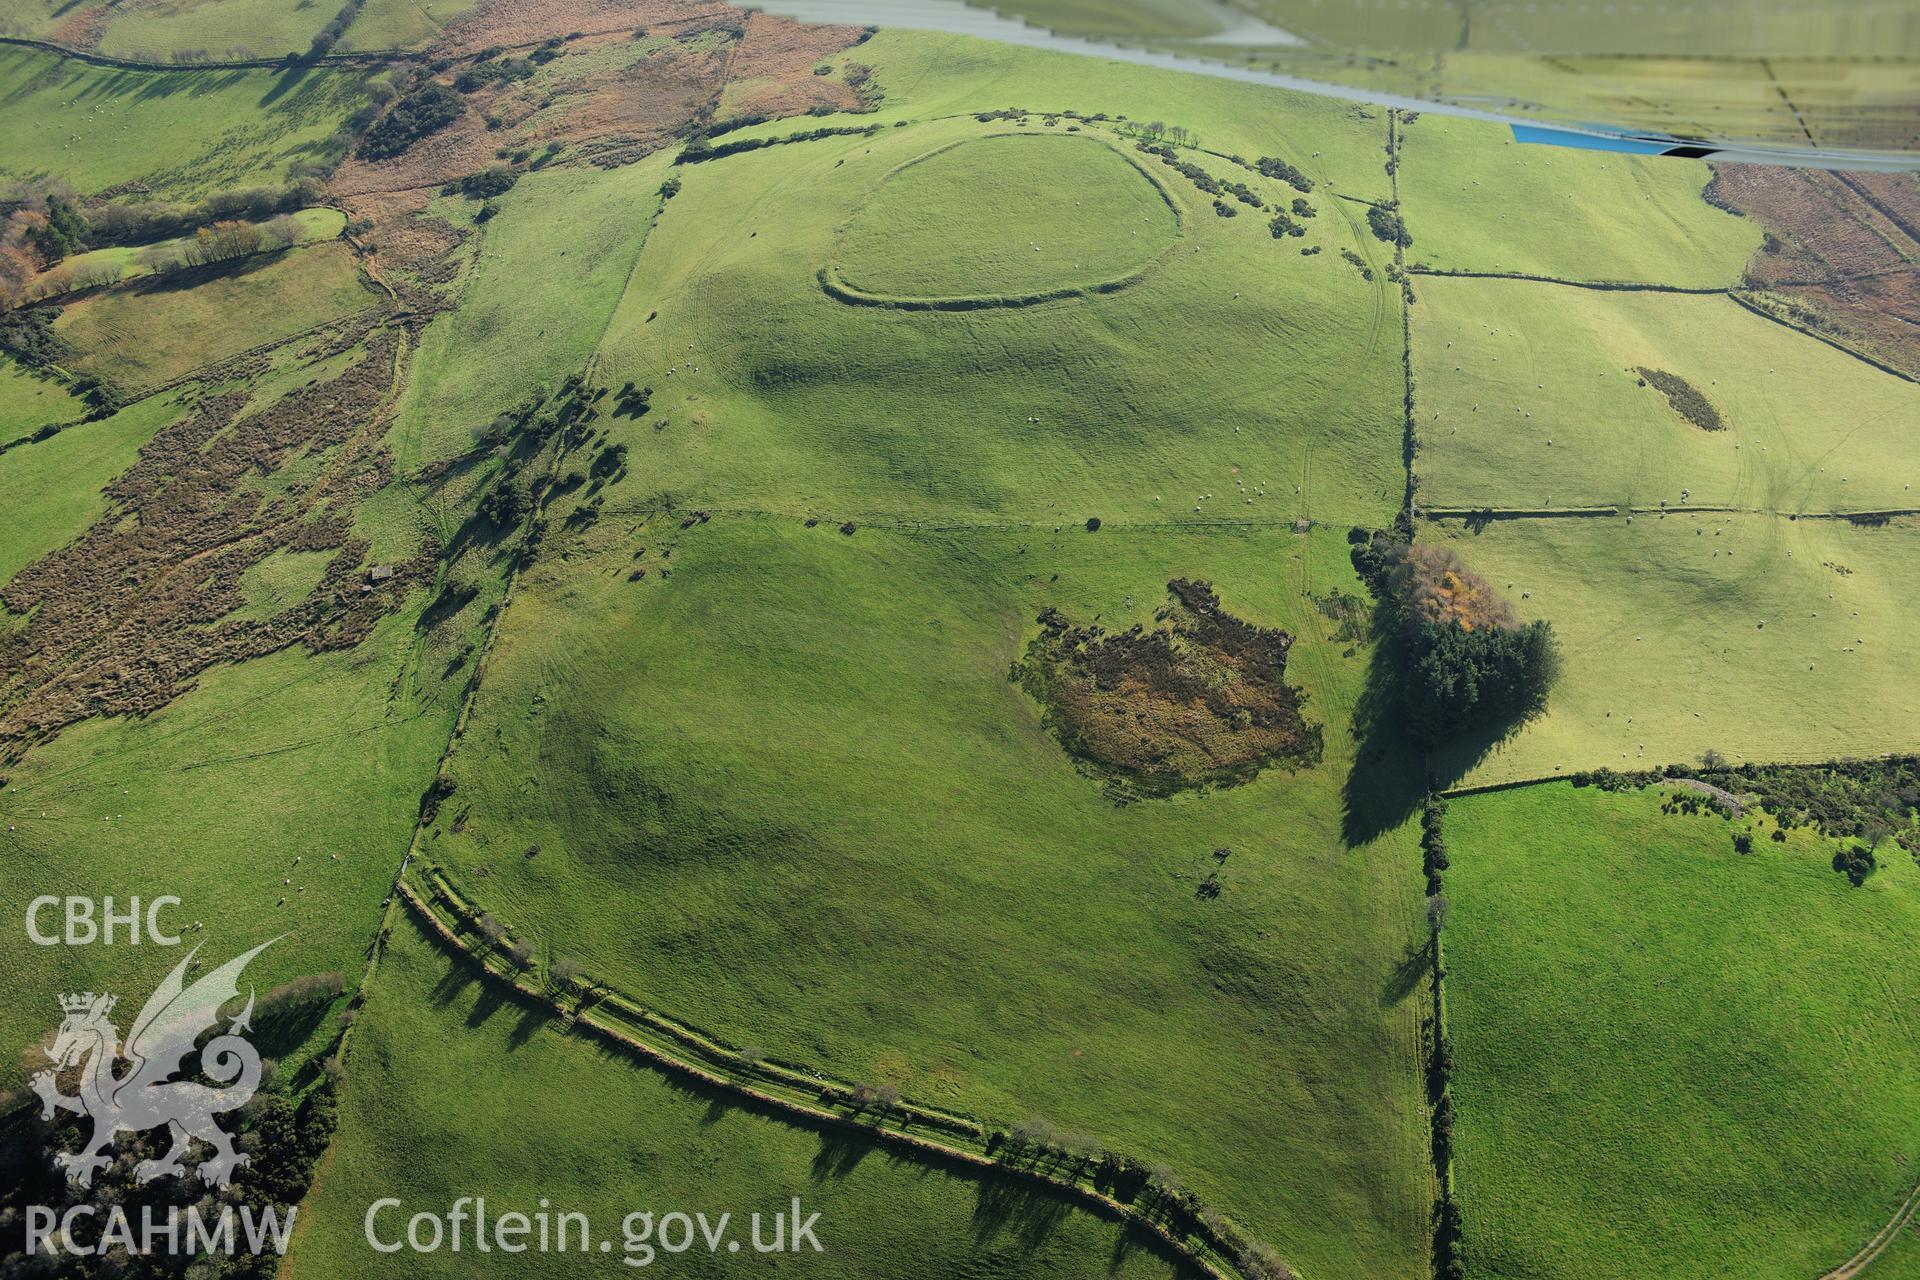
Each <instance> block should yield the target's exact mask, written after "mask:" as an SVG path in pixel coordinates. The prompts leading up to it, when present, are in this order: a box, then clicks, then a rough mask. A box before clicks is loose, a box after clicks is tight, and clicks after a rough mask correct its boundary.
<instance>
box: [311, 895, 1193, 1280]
mask: <svg viewBox="0 0 1920 1280" xmlns="http://www.w3.org/2000/svg"><path fill="white" fill-rule="evenodd" d="M453 965H454V962H453V961H452V960H451V958H450V957H449V956H448V955H447V954H446V953H444V952H442V951H440V950H438V949H437V948H436V947H435V945H434V944H432V943H430V942H429V941H428V940H427V939H426V937H425V936H424V935H423V934H422V933H421V932H420V930H419V928H418V926H417V925H415V924H414V923H413V922H412V921H411V919H410V918H406V917H403V918H402V919H401V920H400V922H399V924H398V926H397V927H396V929H395V931H394V935H393V941H392V943H391V945H390V946H389V948H388V949H387V951H386V953H385V955H384V956H383V957H382V959H381V964H380V977H379V982H378V984H377V985H376V986H375V988H374V994H373V996H372V998H371V999H370V1000H369V1002H368V1004H367V1007H366V1009H365V1010H364V1011H363V1013H362V1016H361V1020H360V1021H359V1023H358V1024H357V1025H356V1028H355V1031H354V1037H353V1047H352V1050H351V1052H350V1055H349V1058H348V1070H349V1081H350V1087H349V1089H348V1093H347V1101H346V1103H345V1104H344V1105H343V1106H342V1108H341V1121H340V1130H339V1134H338V1137H337V1138H336V1139H335V1146H334V1150H333V1152H332V1153H331V1155H330V1157H329V1159H328V1163H327V1165H326V1168H325V1172H324V1173H323V1175H322V1177H321V1180H320V1182H319V1185H318V1188H317V1190H316V1192H315V1194H314V1195H313V1196H312V1197H311V1198H310V1199H309V1200H308V1202H307V1203H306V1204H304V1205H302V1206H301V1209H300V1224H299V1225H300V1234H299V1236H298V1238H297V1241H296V1244H295V1247H294V1250H293V1253H292V1255H291V1257H290V1258H289V1260H288V1262H287V1264H286V1266H285V1268H283V1272H282V1274H286V1275H291V1276H293V1277H300V1276H321V1275H357V1274H369V1273H370V1269H372V1268H381V1269H382V1274H386V1273H387V1272H386V1271H385V1268H388V1267H391V1266H392V1265H393V1264H394V1261H395V1259H394V1258H390V1257H385V1256H383V1255H380V1254H377V1253H375V1252H373V1250H372V1249H370V1248H369V1246H368V1245H367V1243H366V1239H365V1235H364V1232H363V1229H362V1223H363V1219H364V1218H365V1216H366V1213H367V1208H368V1205H369V1203H370V1202H371V1200H372V1199H373V1198H374V1195H373V1194H371V1193H370V1189H374V1188H377V1189H378V1194H380V1195H391V1196H395V1197H399V1198H401V1199H402V1200H403V1201H405V1202H406V1206H405V1208H404V1209H403V1210H401V1215H400V1217H399V1218H397V1219H396V1218H395V1217H394V1215H393V1212H392V1211H391V1210H389V1211H388V1212H387V1213H386V1214H385V1215H383V1216H382V1217H381V1218H380V1219H379V1229H380V1231H381V1233H382V1235H383V1236H384V1235H386V1234H387V1231H386V1228H387V1226H388V1225H389V1224H390V1223H391V1222H395V1221H397V1222H398V1223H399V1225H400V1229H401V1230H402V1231H404V1229H405V1215H406V1214H409V1213H412V1212H416V1211H418V1210H421V1209H427V1208H431V1209H433V1210H434V1211H436V1212H442V1213H444V1212H445V1211H446V1209H447V1208H448V1207H449V1206H451V1205H452V1204H453V1202H454V1200H455V1199H457V1198H458V1197H461V1196H484V1197H486V1200H487V1203H488V1205H489V1206H490V1210H489V1211H490V1212H492V1213H503V1212H506V1211H508V1210H510V1209H516V1208H517V1209H520V1210H523V1211H525V1212H527V1213H529V1214H531V1213H533V1212H535V1211H536V1209H537V1207H538V1206H540V1205H542V1204H546V1205H550V1206H551V1211H552V1212H553V1213H555V1214H558V1213H560V1212H564V1211H575V1212H580V1213H585V1214H587V1215H588V1218H589V1221H590V1222H591V1223H592V1224H593V1234H594V1238H595V1240H596V1241H597V1240H599V1239H608V1240H611V1241H612V1242H613V1250H612V1256H613V1258H614V1259H621V1258H623V1257H625V1256H627V1255H626V1246H625V1240H626V1237H625V1235H624V1230H623V1228H624V1219H625V1218H626V1215H628V1214H630V1213H635V1212H646V1211H651V1212H652V1213H653V1214H654V1215H655V1216H656V1217H659V1216H661V1215H664V1214H667V1213H671V1212H676V1211H679V1212H685V1213H689V1214H691V1213H696V1212H704V1213H706V1214H707V1215H708V1218H709V1221H710V1222H712V1221H713V1220H716V1219H717V1218H718V1217H719V1215H720V1214H722V1213H731V1214H732V1223H733V1224H734V1226H733V1231H732V1232H731V1234H732V1235H733V1236H734V1237H735V1238H736V1239H737V1240H739V1241H740V1242H742V1243H741V1244H740V1247H739V1251H738V1252H737V1253H728V1252H726V1251H725V1250H724V1247H723V1249H722V1251H721V1252H720V1253H719V1254H718V1255H717V1256H710V1255H709V1254H708V1253H707V1252H706V1251H705V1246H704V1245H702V1246H699V1247H698V1248H696V1250H695V1251H694V1252H690V1253H685V1254H678V1255H676V1254H669V1253H660V1254H658V1255H657V1257H656V1258H655V1259H654V1262H655V1264H656V1265H658V1266H660V1267H663V1268H670V1269H672V1270H673V1271H674V1272H675V1273H676V1274H686V1275H697V1276H719V1275H729V1276H731V1275H739V1274H747V1273H752V1274H756V1275H760V1274H765V1273H767V1272H768V1271H769V1270H774V1269H777V1270H778V1271H780V1272H782V1273H784V1272H786V1271H788V1270H789V1269H791V1270H793V1271H795V1272H797V1273H801V1274H805V1275H809V1276H836V1277H837V1276H846V1277H853V1276H873V1275H880V1274H909V1273H910V1274H917V1275H955V1276H958V1275H991V1276H995V1277H1007V1278H1008V1280H1042V1278H1045V1277H1059V1278H1061V1280H1065V1278H1067V1277H1077V1276H1087V1275H1094V1274H1101V1275H1112V1276H1115V1277H1120V1278H1123V1280H1143V1278H1145V1277H1151V1276H1168V1275H1171V1274H1175V1273H1174V1271H1173V1269H1172V1266H1171V1264H1170V1263H1168V1262H1166V1261H1164V1260H1162V1259H1161V1258H1159V1257H1158V1256H1157V1255H1155V1254H1154V1253H1152V1252H1151V1251H1149V1250H1148V1249H1147V1248H1146V1247H1145V1245H1144V1244H1143V1243H1142V1242H1140V1241H1138V1240H1135V1239H1132V1238H1129V1237H1127V1236H1124V1235H1123V1234H1122V1233H1121V1232H1120V1230H1119V1229H1118V1228H1117V1227H1116V1226H1114V1225H1113V1224H1111V1223H1108V1222H1106V1221H1104V1220H1102V1219H1099V1218H1095V1217H1093V1216H1091V1215H1089V1214H1088V1213H1086V1212H1084V1211H1079V1210H1075V1209H1072V1208H1070V1207H1068V1206H1066V1205H1064V1204H1062V1203H1060V1202H1058V1201H1055V1200H1053V1199H1051V1198H1049V1197H1046V1196H1041V1195H1035V1194H1034V1193H1032V1192H1025V1191H1022V1190H1019V1189H1017V1188H1014V1187H1012V1186H1010V1185H1007V1184H1002V1183H984V1182H981V1181H979V1180H977V1179H974V1178H970V1177H964V1176H959V1175H956V1174H953V1173H948V1172H945V1171H942V1170H938V1169H931V1168H927V1167H924V1166H921V1165H917V1164H915V1163H913V1162H911V1161H905V1160H902V1159H901V1158H900V1157H899V1156H897V1155H894V1154H892V1153H890V1152H889V1151H887V1150H886V1149H884V1148H877V1147H872V1146H870V1145H868V1144H867V1143H864V1142H862V1141H860V1140H858V1139H857V1138H852V1137H842V1136H839V1135H828V1134H823V1133H818V1132H814V1131H811V1130H807V1129H802V1128H796V1127H793V1126H791V1125H789V1124H786V1123H784V1122H782V1121H779V1120H777V1119H772V1118H769V1117H767V1116H765V1115H763V1114H761V1113H758V1112H755V1111H750V1110H746V1109H744V1108H742V1107H740V1106H738V1105H736V1104H735V1103H733V1102H732V1101H731V1100H728V1099H722V1098H718V1097H714V1096H710V1095H707V1094H703V1093H699V1092H695V1091H693V1090H691V1089H688V1088H686V1087H684V1086H682V1085H680V1084H679V1083H677V1082H675V1081H671V1080H668V1079H664V1078H662V1077H661V1076H659V1075H657V1074H656V1073H654V1072H652V1071H650V1070H647V1069H645V1068H642V1067H638V1066H636V1065H635V1064H633V1063H631V1062H629V1061H626V1060H624V1059H621V1058H619V1057H616V1056H612V1055H611V1054H610V1053H609V1052H607V1051H606V1050H605V1049H603V1048H600V1047H598V1046H597V1045H596V1044H595V1043H594V1042H592V1041H588V1040H584V1039H581V1038H577V1037H573V1036H568V1035H566V1034H565V1033H563V1032H561V1031H559V1030H556V1029H555V1028H554V1027H553V1025H552V1024H551V1023H549V1022H548V1021H546V1020H545V1019H543V1018H542V1017H541V1015H539V1014H538V1013H536V1012H531V1011H527V1010H524V1009H522V1008H519V1007H516V1006H515V1005H513V1004H510V1003H504V1002H502V1000H501V998H500V997H499V996H498V995H497V994H496V993H493V992H491V991H488V990H486V989H484V988H483V987H482V986H481V984H480V983H479V981H478V979H477V977H476V976H475V975H474V974H473V973H472V972H471V971H470V970H467V969H465V968H462V967H452V966H453ZM509 1132H511V1133H518V1134H521V1135H525V1137H526V1140H525V1141H520V1142H512V1143H506V1142H502V1141H501V1140H500V1137H501V1135H502V1134H505V1133H509ZM536 1135H537V1136H536ZM795 1197H798V1198H799V1199H800V1201H801V1202H802V1204H803V1205H804V1208H805V1212H804V1213H803V1214H802V1216H803V1217H804V1216H806V1215H807V1214H811V1213H818V1214H819V1215H820V1219H819V1222H818V1224H817V1225H816V1227H815V1234H816V1235H817V1237H818V1238H819V1241H820V1244H821V1247H822V1250H823V1252H821V1253H819V1254H815V1253H813V1252H812V1251H811V1250H807V1251H806V1252H804V1253H803V1254H801V1255H789V1256H787V1257H785V1258H784V1259H769V1258H766V1257H760V1256H756V1255H755V1253H754V1252H753V1249H752V1247H751V1241H752V1239H753V1237H752V1235H751V1231H752V1227H751V1222H750V1215H751V1214H754V1213H759V1214H762V1215H763V1217H764V1218H765V1219H766V1221H764V1222H763V1229H762V1236H761V1239H762V1240H763V1241H767V1240H770V1239H771V1238H772V1230H773V1229H772V1225H771V1217H772V1215H773V1214H775V1213H776V1212H781V1211H787V1210H788V1209H789V1206H790V1203H791V1201H792V1200H793V1199H794V1198H795ZM635 1227H636V1230H637V1229H638V1224H635ZM669 1234H670V1233H669ZM575 1238H576V1239H577V1238H578V1237H577V1235H576V1237H575ZM397 1256H398V1257H399V1258H403V1259H404V1260H405V1265H406V1274H408V1275H411V1276H421V1277H440V1276H482V1275H495V1274H498V1270H499V1266H500V1263H499V1261H498V1258H497V1256H496V1257H494V1258H489V1257H487V1256H485V1255H478V1254H476V1253H474V1251H473V1249H472V1247H471V1241H469V1244H468V1248H467V1250H466V1251H465V1252H464V1253H461V1254H455V1253H452V1252H450V1251H442V1252H440V1253H438V1254H434V1255H426V1256H421V1255H405V1254H402V1255H397ZM632 1256H633V1257H634V1258H635V1259H636V1261H637V1260H640V1259H641V1258H642V1257H643V1255H641V1254H639V1253H637V1252H636V1253H635V1254H634V1255H632ZM514 1265H515V1269H516V1270H519V1269H524V1270H525V1271H526V1272H527V1274H529V1275H535V1276H581V1275H604V1274H607V1271H608V1268H609V1267H610V1266H617V1265H618V1263H617V1262H610V1260H609V1258H608V1256H607V1254H604V1253H599V1252H597V1251H590V1252H587V1253H585V1254H582V1253H581V1252H578V1251H575V1252H571V1253H550V1254H547V1255H544V1256H542V1255H539V1254H534V1253H528V1254H525V1255H522V1256H520V1257H517V1258H515V1259H514Z"/></svg>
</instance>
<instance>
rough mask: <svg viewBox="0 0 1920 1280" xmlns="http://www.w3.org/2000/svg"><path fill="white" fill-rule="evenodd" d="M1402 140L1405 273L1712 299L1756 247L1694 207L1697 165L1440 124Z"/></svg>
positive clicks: (1734, 225)
mask: <svg viewBox="0 0 1920 1280" xmlns="http://www.w3.org/2000/svg"><path fill="white" fill-rule="evenodd" d="M1400 139H1401V145H1400V199H1401V203H1402V205H1403V206H1404V209H1405V214H1406V220H1407V229H1408V230H1409V231H1411V232H1412V233H1413V247H1412V248H1411V249H1409V250H1408V251H1407V260H1408V261H1409V262H1414V263H1422V264H1425V265H1427V266H1430V267H1433V268H1435V269H1436V270H1444V271H1479V272H1488V271H1499V272H1512V273H1518V274H1522V275H1539V276H1553V277H1556V278H1559V279H1564V280H1632V281H1643V282H1649V283H1654V284H1666V285H1681V286H1685V287H1691V288H1713V287H1724V286H1728V285H1735V284H1738V283H1739V282H1740V277H1741V274H1742V272H1743V271H1744V270H1745V269H1746V265H1747V260H1748V259H1749V258H1751V257H1752V256H1753V254H1754V251H1755V250H1757V249H1758V248H1759V247H1760V233H1761V228H1760V227H1759V225H1758V224H1757V223H1755V222H1754V221H1752V220H1751V219H1746V218H1739V217H1735V216H1734V215H1732V214H1730V213H1724V212H1722V211H1721V210H1719V209H1716V208H1714V207H1713V206H1712V205H1710V204H1708V203H1707V202H1706V201H1705V200H1703V199H1701V196H1700V193H1701V191H1702V189H1703V188H1704V187H1705V186H1706V184H1707V181H1708V180H1709V179H1710V178H1711V177H1712V176H1713V174H1712V172H1711V170H1709V169H1708V168H1707V166H1705V165H1699V164H1674V163H1672V162H1671V161H1665V160H1661V159H1658V158H1655V159H1646V158H1643V157H1639V156H1625V155H1617V154H1610V153H1605V152H1597V151H1577V150H1573V149H1571V148H1566V147H1546V146H1529V145H1526V144H1523V143H1518V142H1515V141H1514V140H1513V136H1512V134H1511V132H1510V131H1509V130H1508V129H1507V128H1506V127H1505V126H1502V125H1496V124H1489V123H1485V122H1482V121H1478V120H1456V119H1450V118H1448V117H1446V116H1437V115H1422V116H1420V117H1419V118H1418V119H1417V120H1415V121H1414V122H1413V123H1412V124H1410V125H1406V126H1404V127H1403V128H1402V129H1401V131H1400ZM1431 287H1432V282H1430V281H1426V282H1422V284H1421V288H1422V290H1425V289H1428V288H1431ZM1507 296H1511V295H1507ZM1559 305H1562V306H1567V307H1572V306H1575V305H1577V304H1576V303H1574V302H1573V300H1572V299H1568V300H1566V301H1564V302H1562V303H1560V304H1559Z"/></svg>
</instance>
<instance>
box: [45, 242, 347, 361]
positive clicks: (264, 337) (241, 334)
mask: <svg viewBox="0 0 1920 1280" xmlns="http://www.w3.org/2000/svg"><path fill="white" fill-rule="evenodd" d="M378 297H379V295H378V294H376V293H375V292H374V291H373V289H372V287H371V286H370V285H368V284H367V283H365V281H364V280H363V279H362V277H361V274H360V268H359V265H358V264H357V263H356V262H355V260H354V257H353V254H352V253H351V252H349V251H348V249H347V248H346V246H344V245H340V244H316V245H308V246H307V247H305V248H301V249H293V250H290V251H287V252H285V253H279V254H274V255H271V256H262V257H257V258H247V259H244V260H242V261H240V262H237V263H233V264H230V265H227V266H224V267H219V268H212V269H202V270H200V271H196V272H190V273H180V274H174V275H168V276H161V277H155V278H151V279H149V280H148V281H146V282H145V283H134V284H132V285H129V286H126V287H122V288H116V289H111V290H108V291H105V292H102V293H96V294H92V295H90V296H88V297H85V298H81V299H79V300H77V301H74V302H72V303H69V304H68V305H66V306H65V307H64V308H63V309H62V311H61V314H60V317H59V319H58V320H56V321H55V322H54V330H55V332H56V333H58V334H59V335H60V336H61V337H62V338H64V339H66V341H67V342H69V343H71V344H72V345H73V346H74V347H76V348H77V349H78V350H79V351H80V353H81V354H80V356H79V358H78V359H77V360H75V361H74V366H75V368H77V369H79V370H81V371H83V372H86V373H92V374H99V375H101V376H104V377H108V378H112V379H113V380H115V381H116V382H120V383H122V384H124V385H127V386H134V387H148V386H155V385H157V384H159V383H163V382H166V381H168V380H170V379H173V378H177V377H179V376H180V375H181V374H184V373H189V372H191V371H192V370H194V369H197V368H199V367H201V366H202V365H206V364H210V363H212V362H214V361H217V360H220V359H222V358H223V357H225V356H230V355H233V354H235V353H237V352H240V351H246V350H249V349H251V348H253V347H258V346H264V345H266V344H268V343H272V342H275V341H278V340H280V339H284V338H289V337H291V336H293V335H294V334H296V333H302V332H305V331H306V330H308V329H311V328H313V327H314V326H316V325H319V324H324V323H325V322H327V321H329V320H333V319H336V318H338V317H340V316H344V315H349V314H351V313H353V312H355V311H361V310H364V309H366V308H368V307H370V306H373V305H374V304H375V302H376V300H377V299H378Z"/></svg>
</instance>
